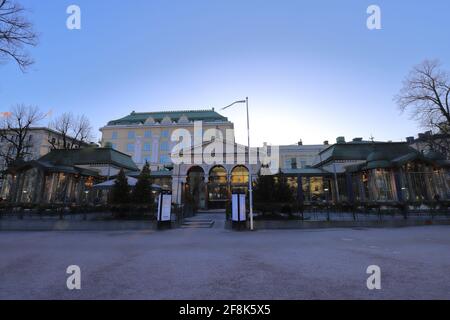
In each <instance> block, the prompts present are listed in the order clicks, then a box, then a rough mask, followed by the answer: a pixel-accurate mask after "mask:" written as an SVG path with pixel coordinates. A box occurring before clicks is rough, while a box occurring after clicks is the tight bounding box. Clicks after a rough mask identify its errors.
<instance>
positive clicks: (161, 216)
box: [158, 194, 172, 221]
mask: <svg viewBox="0 0 450 320" xmlns="http://www.w3.org/2000/svg"><path fill="white" fill-rule="evenodd" d="M171 211H172V195H171V194H160V195H159V203H158V221H170V215H171V213H172V212H171Z"/></svg>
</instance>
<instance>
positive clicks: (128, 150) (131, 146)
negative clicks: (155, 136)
mask: <svg viewBox="0 0 450 320" xmlns="http://www.w3.org/2000/svg"><path fill="white" fill-rule="evenodd" d="M127 152H134V143H128V144H127Z"/></svg>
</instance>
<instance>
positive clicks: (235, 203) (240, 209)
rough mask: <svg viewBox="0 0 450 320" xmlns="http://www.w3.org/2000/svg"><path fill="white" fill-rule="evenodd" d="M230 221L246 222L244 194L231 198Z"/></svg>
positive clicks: (234, 195)
mask: <svg viewBox="0 0 450 320" xmlns="http://www.w3.org/2000/svg"><path fill="white" fill-rule="evenodd" d="M231 205H232V220H233V221H237V222H242V221H245V220H246V207H245V194H233V196H232V204H231Z"/></svg>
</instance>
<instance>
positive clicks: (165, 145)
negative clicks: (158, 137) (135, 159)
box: [161, 141, 169, 152]
mask: <svg viewBox="0 0 450 320" xmlns="http://www.w3.org/2000/svg"><path fill="white" fill-rule="evenodd" d="M161 151H165V152H168V151H169V142H167V141H164V142H162V143H161Z"/></svg>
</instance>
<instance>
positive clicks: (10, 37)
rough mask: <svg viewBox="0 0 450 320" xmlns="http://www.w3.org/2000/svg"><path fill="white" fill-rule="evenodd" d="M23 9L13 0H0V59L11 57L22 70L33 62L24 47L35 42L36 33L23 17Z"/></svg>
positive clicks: (33, 44)
mask: <svg viewBox="0 0 450 320" xmlns="http://www.w3.org/2000/svg"><path fill="white" fill-rule="evenodd" d="M24 11H25V9H24V8H23V7H22V6H21V5H20V4H18V3H17V2H14V1H13V0H0V59H5V58H12V59H13V60H15V61H16V62H17V64H18V65H19V67H20V69H21V70H22V71H25V70H26V69H27V67H29V66H30V65H31V64H33V60H32V59H31V58H30V56H29V55H28V53H27V52H26V51H25V50H24V48H25V47H26V46H35V45H36V44H37V35H36V33H34V31H33V26H32V24H31V23H30V22H29V21H28V20H27V19H25V18H24V17H23V13H24Z"/></svg>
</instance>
